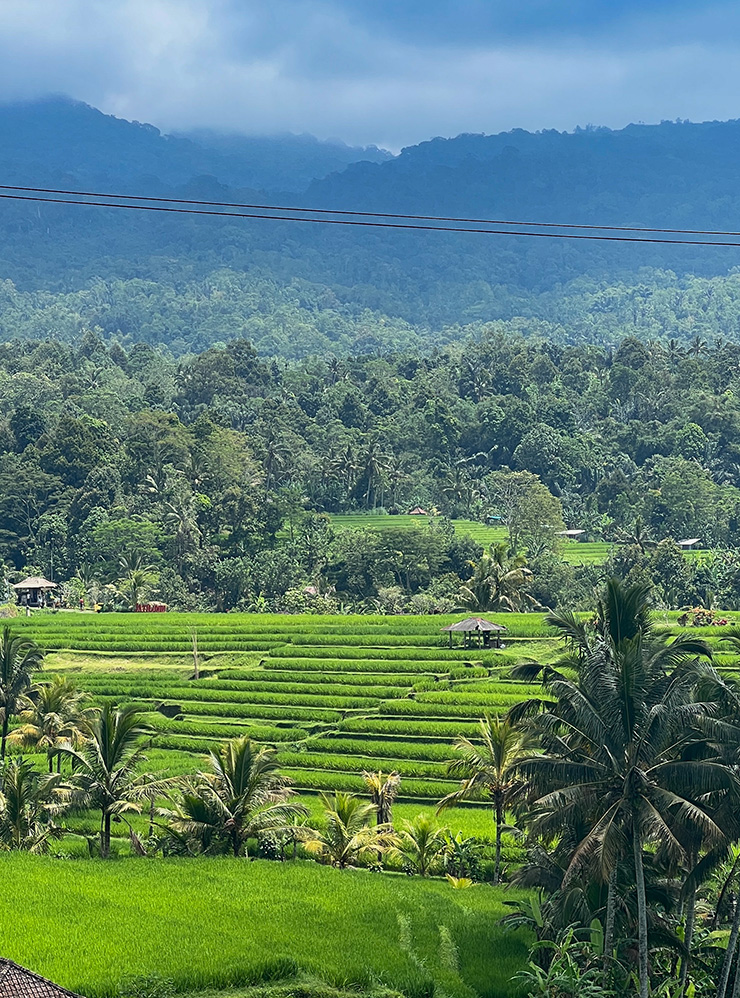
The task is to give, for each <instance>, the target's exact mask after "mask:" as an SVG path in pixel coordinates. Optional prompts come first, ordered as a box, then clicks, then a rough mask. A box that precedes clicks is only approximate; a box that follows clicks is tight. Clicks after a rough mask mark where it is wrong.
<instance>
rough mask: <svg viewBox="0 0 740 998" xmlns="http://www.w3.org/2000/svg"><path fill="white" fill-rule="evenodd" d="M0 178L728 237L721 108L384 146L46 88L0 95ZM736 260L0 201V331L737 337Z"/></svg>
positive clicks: (705, 249)
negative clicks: (131, 112) (125, 105)
mask: <svg viewBox="0 0 740 998" xmlns="http://www.w3.org/2000/svg"><path fill="white" fill-rule="evenodd" d="M355 155H357V156H363V157H365V158H364V159H362V160H357V161H351V162H347V163H346V164H345V165H344V168H343V169H339V170H337V169H336V166H337V163H339V165H340V166H341V165H342V157H344V159H345V160H351V159H352V157H353V156H355ZM291 157H292V158H291ZM368 157H374V158H375V160H376V161H375V162H372V161H369V160H368ZM329 168H331V169H333V172H331V173H328V174H327V175H325V176H319V174H321V173H323V171H324V170H326V169H329ZM0 174H1V175H2V176H3V178H4V181H3V182H5V183H17V184H32V183H35V182H38V181H39V180H43V181H45V182H46V181H49V180H53V181H54V183H55V184H58V183H62V182H63V183H64V184H65V185H66V184H68V185H69V186H77V185H79V186H81V187H82V186H86V185H90V187H91V188H92V189H95V187H98V188H102V189H105V188H108V189H112V188H114V187H115V188H118V189H120V190H121V191H122V192H124V191H125V192H130V193H140V194H141V193H144V192H147V193H150V194H163V195H164V196H169V197H191V198H192V197H196V198H202V199H206V200H208V199H211V200H222V201H228V200H233V201H239V200H241V201H245V200H247V199H248V196H250V195H253V194H254V193H255V191H256V189H257V188H258V187H260V188H262V190H263V191H272V192H273V197H275V198H277V195H276V194H275V193H274V192H276V191H278V190H279V189H280V188H282V189H283V191H284V192H285V191H287V190H288V185H289V184H291V183H292V184H294V185H298V180H299V178H303V180H302V181H301V183H302V184H303V189H302V190H301V191H298V192H296V191H294V193H293V194H292V195H291V200H292V201H294V202H295V203H297V204H303V205H305V206H307V207H311V206H312V207H322V208H344V209H349V208H351V209H354V210H359V211H368V210H370V211H372V210H374V211H378V212H414V213H419V214H442V215H455V216H465V217H489V218H500V219H514V220H523V221H528V220H531V221H540V222H542V221H547V222H553V223H563V222H571V223H578V224H588V225H599V224H611V225H652V226H661V227H666V228H671V227H676V228H697V229H703V228H718V229H730V230H732V231H740V122H738V121H730V122H707V123H703V124H690V123H686V122H663V123H661V124H660V125H650V126H646V125H630V126H629V127H627V128H624V129H621V130H617V131H613V130H610V129H606V128H587V129H580V130H577V131H575V132H573V133H563V132H557V131H544V132H539V133H530V132H525V131H519V130H515V131H512V132H507V133H503V134H500V135H491V136H485V135H461V136H458V137H457V138H453V139H433V140H430V141H429V142H424V143H421V144H420V145H417V146H412V147H409V148H407V149H404V150H403V151H402V153H401V154H400V155H398V156H396V157H390V158H389V157H388V155H387V154H385V153H383V152H381V151H378V150H373V149H372V148H370V149H369V150H368V149H363V150H352V149H350V148H348V147H346V146H342V145H341V144H338V143H333V144H332V143H320V142H318V141H317V140H315V139H312V138H310V137H305V136H283V137H277V138H273V139H253V138H247V137H242V136H233V135H230V136H226V135H216V134H213V133H210V132H198V133H193V134H191V135H190V136H187V137H186V136H164V135H162V134H161V133H160V132H159V131H158V130H157V129H155V128H153V127H152V126H150V125H141V124H138V123H136V122H126V121H123V120H121V119H116V118H113V117H111V116H108V115H103V114H101V113H100V112H98V111H95V110H94V109H93V108H90V107H88V106H87V105H83V104H78V103H75V102H71V101H68V100H60V99H53V100H48V101H41V102H35V103H32V104H24V105H6V106H5V107H4V108H0ZM310 174H315V176H314V179H310V180H309V181H308V182H306V178H307V177H309V175H310ZM250 185H251V186H250ZM561 231H565V230H561ZM738 267H740V251H739V250H738V249H736V248H725V247H719V246H681V245H672V246H671V245H660V244H645V245H636V244H633V243H629V242H626V243H612V242H600V241H588V240H572V239H553V240H550V239H532V238H526V237H517V236H513V235H512V236H491V235H482V234H467V235H465V234H459V233H442V232H414V231H406V230H394V229H382V228H351V227H346V226H331V225H315V224H310V223H306V224H297V223H288V222H284V221H272V220H269V221H268V220H256V219H239V218H227V219H220V218H209V217H199V216H197V215H180V216H178V215H159V214H156V213H150V212H129V211H121V210H118V211H116V210H114V209H99V208H92V207H90V208H86V207H69V206H63V205H53V204H28V203H22V202H5V203H2V205H0V282H4V284H1V283H0V334H1V335H3V336H5V337H8V338H10V337H12V336H13V335H14V331H17V332H18V333H19V334H21V335H23V336H24V337H33V336H42V337H44V336H51V337H57V336H59V337H62V338H65V339H70V338H74V337H76V336H78V335H80V333H81V332H83V331H84V330H85V329H86V328H91V327H95V328H97V329H99V330H100V332H101V333H102V334H103V335H105V336H109V337H114V338H118V339H120V340H121V341H122V342H126V343H131V342H133V341H135V340H137V339H144V340H147V341H149V342H156V343H163V344H169V345H170V346H171V347H172V349H173V350H174V352H176V353H183V352H187V351H189V350H193V349H198V350H200V349H204V348H205V347H207V346H209V345H210V344H212V343H214V342H223V341H228V340H229V339H232V338H234V337H236V336H247V337H249V338H251V339H252V340H253V341H254V342H255V343H256V345H257V347H258V349H259V350H260V351H261V352H262V353H266V354H278V355H283V356H289V357H293V356H301V355H305V354H306V353H314V352H319V353H320V352H326V351H328V350H332V351H335V352H340V353H342V352H345V353H346V352H367V351H373V350H379V349H388V348H394V349H406V348H408V347H413V346H422V347H427V346H429V345H430V344H435V343H436V344H443V343H445V342H449V341H450V340H453V339H455V338H458V337H459V336H460V335H461V333H460V330H461V328H463V327H471V329H472V330H473V331H474V330H475V328H479V327H480V326H481V325H482V324H485V323H491V322H501V321H503V322H504V323H510V324H513V326H512V328H514V327H515V328H516V329H517V331H521V332H524V333H526V332H530V333H532V334H533V335H544V336H547V337H548V338H550V339H556V340H559V341H562V342H580V341H584V340H585V341H590V342H613V341H614V340H615V339H618V338H620V337H621V336H623V335H624V334H625V333H627V332H630V333H634V334H636V335H640V336H643V337H664V338H671V337H677V338H679V339H688V338H691V337H694V336H696V335H699V336H705V337H707V336H717V335H722V336H725V337H728V338H733V339H738V340H740V280H739V279H738V276H737V272H736V271H735V268H738Z"/></svg>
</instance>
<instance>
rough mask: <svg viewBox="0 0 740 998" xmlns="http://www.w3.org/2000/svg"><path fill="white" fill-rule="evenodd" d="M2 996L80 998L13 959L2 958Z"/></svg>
mask: <svg viewBox="0 0 740 998" xmlns="http://www.w3.org/2000/svg"><path fill="white" fill-rule="evenodd" d="M0 998H79V995H76V994H74V993H73V992H72V991H67V989H66V988H60V987H59V985H58V984H52V982H51V981H47V980H46V978H45V977H40V976H39V975H38V974H34V973H33V971H31V970H26V968H25V967H20V966H19V965H18V964H17V963H13V961H12V960H3V959H0Z"/></svg>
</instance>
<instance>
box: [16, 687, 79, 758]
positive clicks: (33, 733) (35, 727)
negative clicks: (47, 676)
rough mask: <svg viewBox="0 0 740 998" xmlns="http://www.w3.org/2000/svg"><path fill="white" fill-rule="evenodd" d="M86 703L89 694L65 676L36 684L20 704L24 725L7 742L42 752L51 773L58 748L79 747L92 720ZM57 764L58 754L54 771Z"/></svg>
mask: <svg viewBox="0 0 740 998" xmlns="http://www.w3.org/2000/svg"><path fill="white" fill-rule="evenodd" d="M89 701H90V697H89V695H88V694H87V693H84V692H82V690H78V689H77V687H76V686H75V684H74V683H73V682H72V680H70V679H67V678H66V677H63V676H55V677H54V678H53V679H52V680H51V681H50V682H48V683H37V684H36V685H34V686H32V687H31V689H30V691H29V695H28V696H27V697H25V698H24V699H23V700H22V701H21V704H20V706H21V707H22V708H23V709H22V710H21V712H20V719H21V721H22V722H23V723H22V724H21V725H20V726H19V727H17V728H16V729H15V730H14V731H12V732H11V734H10V735H9V737H8V741H9V742H10V743H11V744H13V745H20V746H21V747H23V748H26V747H33V748H36V749H43V750H45V751H46V755H47V759H48V762H49V772H51V771H52V766H53V759H54V755H55V754H56V753H57V750H58V749H59V747H60V746H61V745H62V744H64V743H66V742H69V743H71V744H73V745H79V744H80V742H81V741H82V739H83V738H84V732H85V730H86V728H87V722H88V721H89V719H90V717H91V715H90V712H89V710H87V709H86V704H88V703H89ZM60 762H61V756H59V755H57V769H58V768H59V763H60Z"/></svg>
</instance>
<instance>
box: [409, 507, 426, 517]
mask: <svg viewBox="0 0 740 998" xmlns="http://www.w3.org/2000/svg"><path fill="white" fill-rule="evenodd" d="M407 515H408V516H429V513H427V511H426V510H425V509H422V508H421V506H414V508H413V509H410V510H409V511H408V514H407Z"/></svg>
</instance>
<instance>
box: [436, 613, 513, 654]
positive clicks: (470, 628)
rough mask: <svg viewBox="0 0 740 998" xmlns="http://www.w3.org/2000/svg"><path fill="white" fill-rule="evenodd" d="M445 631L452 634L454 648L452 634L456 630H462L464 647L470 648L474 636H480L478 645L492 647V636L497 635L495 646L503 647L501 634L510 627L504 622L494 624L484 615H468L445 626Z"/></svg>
mask: <svg viewBox="0 0 740 998" xmlns="http://www.w3.org/2000/svg"><path fill="white" fill-rule="evenodd" d="M442 630H443V631H448V632H449V635H450V648H452V635H453V633H454V632H460V633H461V634H462V636H463V648H468V647H469V646H470V644H471V643H472V636H473V635H477V636H478V646H479V647H481V646H482V647H483V648H490V647H491V636H492V635H493V636H494V637H495V639H496V640H495V643H494V647H495V648H503V645H502V644H501V635H502V634H503V633H504V632H505V631H507V630H508V627H504V626H503V624H494V623H493V622H492V621H490V620H485V619H484V618H483V617H466V618H465V620H460V621H458V623H457V624H450V625H449V627H443V628H442Z"/></svg>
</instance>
